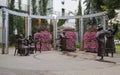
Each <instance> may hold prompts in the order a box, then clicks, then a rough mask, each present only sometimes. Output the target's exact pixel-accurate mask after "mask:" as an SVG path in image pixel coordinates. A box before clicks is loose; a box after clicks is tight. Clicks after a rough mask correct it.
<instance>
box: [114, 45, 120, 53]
mask: <svg viewBox="0 0 120 75" xmlns="http://www.w3.org/2000/svg"><path fill="white" fill-rule="evenodd" d="M115 48H116V53H117V54H120V45H116V46H115Z"/></svg>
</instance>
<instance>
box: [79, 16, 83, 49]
mask: <svg viewBox="0 0 120 75" xmlns="http://www.w3.org/2000/svg"><path fill="white" fill-rule="evenodd" d="M80 20H81V21H80V22H81V24H80V30H81V33H80V37H81V38H80V39H81V41H80V43H81V49H82V50H83V30H84V27H83V18H82V17H81V18H80Z"/></svg>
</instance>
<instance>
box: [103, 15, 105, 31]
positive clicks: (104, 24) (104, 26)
mask: <svg viewBox="0 0 120 75" xmlns="http://www.w3.org/2000/svg"><path fill="white" fill-rule="evenodd" d="M103 28H104V30H105V29H106V16H105V15H104V16H103Z"/></svg>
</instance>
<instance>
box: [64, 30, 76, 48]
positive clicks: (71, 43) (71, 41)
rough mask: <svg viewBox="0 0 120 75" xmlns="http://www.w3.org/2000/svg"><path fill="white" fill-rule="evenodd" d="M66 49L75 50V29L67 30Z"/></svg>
mask: <svg viewBox="0 0 120 75" xmlns="http://www.w3.org/2000/svg"><path fill="white" fill-rule="evenodd" d="M65 33H66V38H67V39H66V49H67V50H75V49H76V47H75V42H76V39H77V37H76V33H75V32H73V31H66V32H65Z"/></svg>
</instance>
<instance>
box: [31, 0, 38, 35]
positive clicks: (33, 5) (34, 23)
mask: <svg viewBox="0 0 120 75" xmlns="http://www.w3.org/2000/svg"><path fill="white" fill-rule="evenodd" d="M31 5H32V14H33V15H36V14H37V6H36V0H31ZM31 21H32V34H34V33H35V32H36V25H37V19H34V18H33V19H32V20H31Z"/></svg>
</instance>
